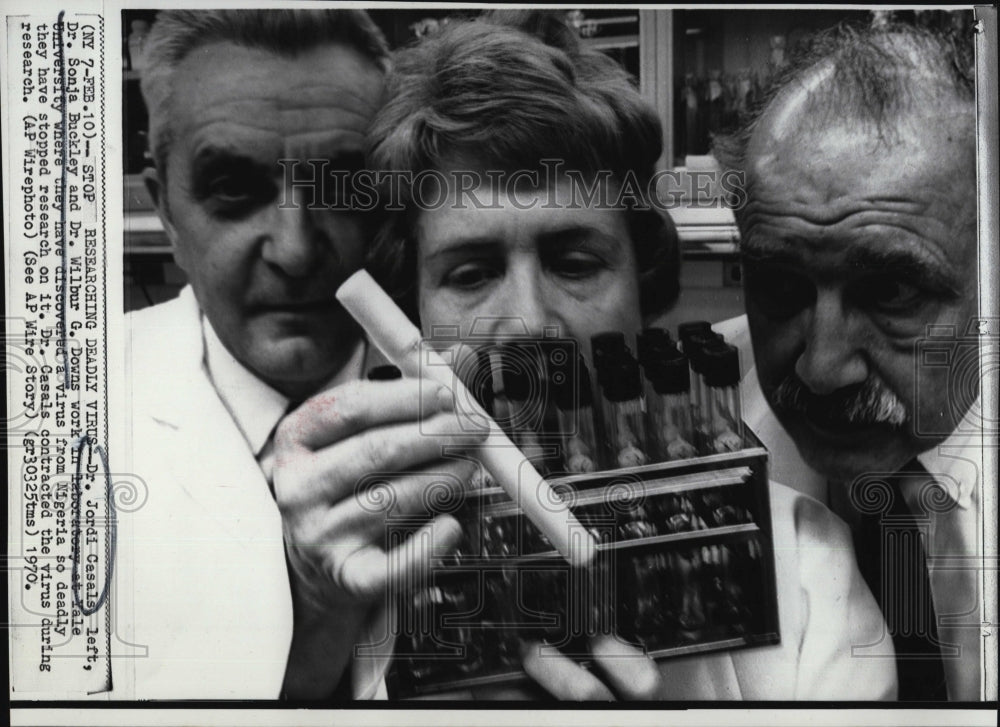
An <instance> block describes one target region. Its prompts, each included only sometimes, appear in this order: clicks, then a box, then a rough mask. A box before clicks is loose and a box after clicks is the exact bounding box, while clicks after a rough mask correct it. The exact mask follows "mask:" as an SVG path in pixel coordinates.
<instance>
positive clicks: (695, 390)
mask: <svg viewBox="0 0 1000 727" xmlns="http://www.w3.org/2000/svg"><path fill="white" fill-rule="evenodd" d="M721 344H722V336H720V335H719V334H718V333H714V332H709V333H707V334H706V333H694V334H692V335H691V336H689V337H688V340H687V343H686V344H685V352H686V353H687V357H688V361H689V362H690V369H691V420H692V421H691V425H692V428H693V431H694V445H695V447H696V448H697V450H698V452H699V453H700V454H711V452H712V449H711V446H710V434H709V422H710V420H711V414H710V408H709V403H708V393H707V387H706V385H705V351H706V350H707V349H709V348H711V347H712V346H718V345H721Z"/></svg>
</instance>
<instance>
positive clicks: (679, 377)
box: [645, 350, 697, 461]
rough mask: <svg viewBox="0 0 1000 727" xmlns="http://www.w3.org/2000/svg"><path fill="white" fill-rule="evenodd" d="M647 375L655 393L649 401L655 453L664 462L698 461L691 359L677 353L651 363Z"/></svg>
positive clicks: (651, 435)
mask: <svg viewBox="0 0 1000 727" xmlns="http://www.w3.org/2000/svg"><path fill="white" fill-rule="evenodd" d="M645 371H646V378H647V380H648V381H649V383H650V385H651V388H652V392H653V393H652V395H651V396H650V397H649V398H647V408H648V409H649V411H650V422H651V425H652V426H651V429H652V431H650V432H649V433H648V434H649V440H650V443H651V449H652V450H653V451H654V452H656V454H657V456H658V457H659V459H660V461H667V460H676V459H689V458H691V457H694V456H695V455H696V454H697V450H696V449H695V446H694V432H693V431H692V429H691V398H690V396H689V390H690V379H689V374H688V362H687V357H686V356H684V354H682V353H680V352H678V351H676V350H674V352H673V354H672V355H671V354H668V355H665V356H662V357H660V358H658V359H657V360H654V361H650V362H649V363H648V364H647V366H646V367H645Z"/></svg>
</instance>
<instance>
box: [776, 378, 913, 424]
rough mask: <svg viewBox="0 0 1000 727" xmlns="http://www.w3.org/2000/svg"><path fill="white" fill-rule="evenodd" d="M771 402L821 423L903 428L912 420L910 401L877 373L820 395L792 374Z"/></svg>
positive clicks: (777, 406) (783, 382) (778, 388)
mask: <svg viewBox="0 0 1000 727" xmlns="http://www.w3.org/2000/svg"><path fill="white" fill-rule="evenodd" d="M771 404H772V405H773V406H774V407H775V408H779V409H783V410H786V411H791V412H796V413H799V414H802V415H804V416H805V417H807V418H808V419H810V420H812V421H814V422H816V423H817V424H831V425H845V424H851V425H857V426H873V425H881V426H889V427H893V428H896V429H900V428H902V427H903V425H904V424H906V422H907V421H908V420H909V412H908V411H907V409H906V405H905V404H903V402H902V401H900V400H899V397H897V396H896V395H895V394H894V393H892V392H891V391H890V390H889V389H888V388H887V387H886V386H885V384H883V383H882V382H880V381H879V380H878V379H876V378H874V377H869V378H868V379H865V381H864V382H863V383H861V384H857V385H856V386H850V387H845V388H843V389H839V390H837V391H835V392H834V393H832V394H825V395H819V394H814V393H813V392H812V391H810V390H809V389H808V387H806V385H805V384H803V383H802V382H801V381H800V380H799V379H798V378H797V377H796V376H789V377H788V378H786V379H784V380H783V381H782V382H781V383H780V384H778V386H777V388H775V390H774V391H773V392H772V394H771Z"/></svg>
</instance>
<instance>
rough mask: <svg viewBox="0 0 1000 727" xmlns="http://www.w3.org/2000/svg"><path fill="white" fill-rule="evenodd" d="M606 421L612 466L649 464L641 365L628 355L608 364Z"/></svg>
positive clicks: (606, 372) (605, 397)
mask: <svg viewBox="0 0 1000 727" xmlns="http://www.w3.org/2000/svg"><path fill="white" fill-rule="evenodd" d="M604 365H605V370H604V373H603V379H604V384H603V393H604V403H605V407H606V413H607V419H606V420H605V422H604V425H605V435H606V442H607V447H608V452H607V454H608V462H609V464H610V466H611V467H638V466H639V465H644V464H646V463H647V462H648V461H649V456H648V455H647V454H646V452H645V451H644V449H645V447H646V424H645V415H646V411H645V410H646V407H645V402H644V400H643V397H642V380H641V378H640V375H639V363H638V361H636V360H635V359H634V358H633V357H632V355H631V354H629V353H624V354H622V355H620V356H618V357H616V358H614V359H612V360H606V361H605V364H604Z"/></svg>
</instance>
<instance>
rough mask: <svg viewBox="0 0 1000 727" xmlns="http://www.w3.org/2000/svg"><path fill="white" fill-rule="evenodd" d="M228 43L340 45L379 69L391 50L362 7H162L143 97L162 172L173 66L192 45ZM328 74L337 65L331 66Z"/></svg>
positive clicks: (294, 50)
mask: <svg viewBox="0 0 1000 727" xmlns="http://www.w3.org/2000/svg"><path fill="white" fill-rule="evenodd" d="M218 42H228V43H235V44H237V45H241V46H244V47H247V48H255V49H260V50H265V51H269V52H271V53H274V54H275V55H280V56H285V57H290V58H294V57H296V56H297V55H298V54H300V53H302V52H305V51H309V50H313V49H315V48H317V47H320V46H323V45H328V44H333V43H340V44H343V45H347V46H349V47H351V48H353V49H355V50H357V51H358V52H359V53H361V55H363V56H364V57H366V58H368V59H370V60H371V61H372V62H373V63H374V64H375V65H376V66H378V67H379V68H381V69H382V70H383V71H387V70H388V67H389V48H388V46H387V45H386V42H385V38H384V36H383V35H382V31H380V30H379V28H378V26H377V25H375V23H374V22H373V21H372V19H371V18H370V17H369V16H368V14H367V13H366V12H364V11H363V10H305V9H302V10H163V11H161V12H160V13H159V14H158V15H157V16H156V22H155V23H153V28H152V30H151V31H150V33H149V37H148V38H147V39H146V43H145V45H144V56H145V68H144V70H143V72H142V82H141V85H142V96H143V99H144V100H145V101H146V108H147V109H148V110H149V144H150V149H151V150H152V152H153V159H154V160H155V162H156V166H157V168H158V169H159V173H160V174H161V175H165V174H166V168H167V167H166V161H167V154H168V152H169V148H170V143H171V136H172V128H171V126H172V123H173V121H172V118H171V117H172V114H171V113H170V111H171V103H172V93H173V77H174V72H175V71H176V69H177V65H178V64H179V63H180V62H181V61H183V60H184V59H185V58H186V57H187V56H188V54H190V53H191V52H192V51H193V50H195V49H196V48H198V47H200V46H203V45H206V44H208V43H218ZM330 72H331V74H332V73H336V72H337V71H336V69H333V68H331V69H330Z"/></svg>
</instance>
